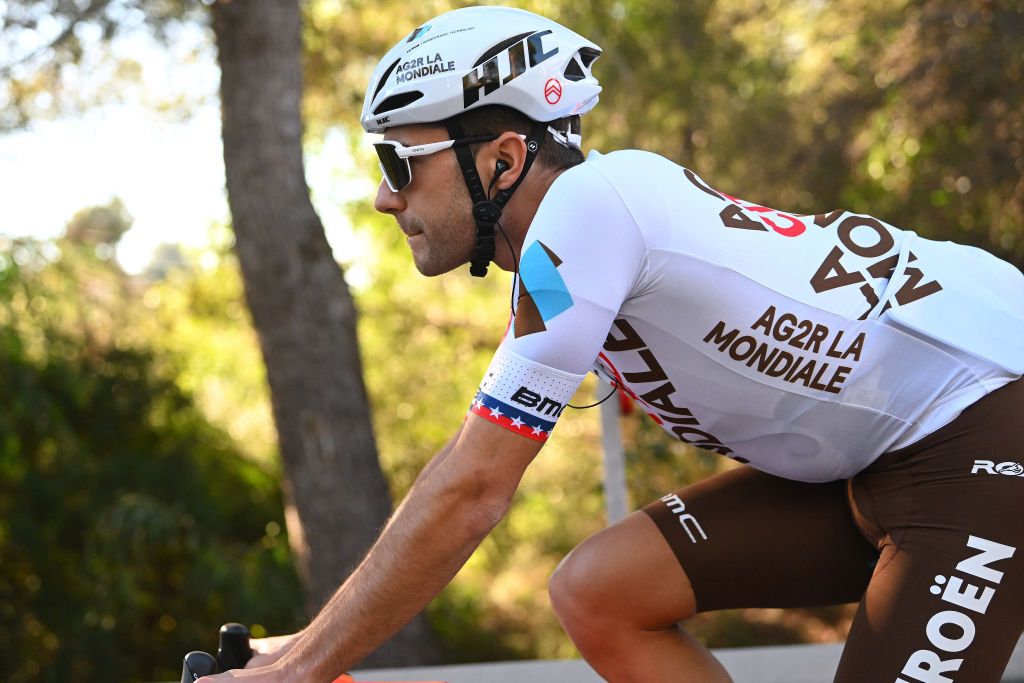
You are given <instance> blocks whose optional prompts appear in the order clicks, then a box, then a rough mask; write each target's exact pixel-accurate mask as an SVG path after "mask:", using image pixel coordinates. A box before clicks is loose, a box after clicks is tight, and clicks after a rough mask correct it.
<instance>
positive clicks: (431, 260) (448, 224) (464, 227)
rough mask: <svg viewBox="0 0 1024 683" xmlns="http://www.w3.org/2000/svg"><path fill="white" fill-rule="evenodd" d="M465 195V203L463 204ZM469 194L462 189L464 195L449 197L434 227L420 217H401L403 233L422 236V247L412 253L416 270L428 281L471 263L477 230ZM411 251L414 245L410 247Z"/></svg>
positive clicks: (420, 237)
mask: <svg viewBox="0 0 1024 683" xmlns="http://www.w3.org/2000/svg"><path fill="white" fill-rule="evenodd" d="M459 194H462V195H465V200H464V201H460V200H461V199H462V197H460V196H459ZM468 200H469V193H468V191H467V190H466V189H465V187H462V192H461V193H456V194H453V195H449V202H448V205H447V207H446V210H445V211H444V212H443V213H442V214H441V215H440V216H438V218H437V221H436V222H434V223H433V224H432V225H431V226H429V227H428V226H427V223H426V221H424V220H422V219H420V218H418V217H409V218H408V219H406V220H403V218H405V217H404V216H402V217H399V224H400V225H401V227H402V230H403V231H404V232H405V233H406V234H407V235H408V234H410V233H411V234H416V233H420V235H419V237H418V238H414V239H418V240H420V241H421V242H422V243H421V244H420V245H419V247H418V248H417V249H412V256H413V262H414V263H415V264H416V270H418V271H419V272H420V274H422V275H425V276H427V277H434V276H436V275H442V274H444V273H447V272H450V271H452V270H455V269H456V268H458V267H459V266H461V265H463V264H465V263H468V262H469V259H470V257H471V256H472V255H473V248H474V246H475V244H476V228H475V226H474V225H473V220H472V213H471V211H470V209H469V201H468ZM410 248H412V245H410Z"/></svg>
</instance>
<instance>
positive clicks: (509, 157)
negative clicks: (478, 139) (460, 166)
mask: <svg viewBox="0 0 1024 683" xmlns="http://www.w3.org/2000/svg"><path fill="white" fill-rule="evenodd" d="M499 161H500V162H504V166H505V168H506V170H505V171H503V172H502V173H501V174H500V176H499V177H498V180H497V182H495V183H494V187H493V188H492V192H496V191H498V190H507V189H508V188H510V187H512V186H513V185H515V184H516V181H517V180H519V176H521V175H522V173H523V165H524V164H525V163H526V141H525V140H523V139H522V138H521V137H519V134H518V133H513V132H511V131H507V132H505V133H502V134H501V135H499V136H498V138H497V139H496V140H493V141H491V142H489V143H487V144H486V145H484V146H483V147H482V148H481V149H480V152H479V153H477V155H476V167H477V168H476V170H477V173H479V174H480V179H481V180H482V181H483V183H484V187H488V186H489V185H490V184H491V181H492V180H493V179H494V175H495V169H496V168H497V166H498V162H499Z"/></svg>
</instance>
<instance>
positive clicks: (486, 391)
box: [469, 346, 583, 441]
mask: <svg viewBox="0 0 1024 683" xmlns="http://www.w3.org/2000/svg"><path fill="white" fill-rule="evenodd" d="M582 381H583V375H575V374H572V373H568V372H563V371H561V370H557V369H555V368H551V367H548V366H546V365H542V364H541V363H537V362H535V361H532V360H529V359H527V358H523V357H522V356H520V355H519V354H517V353H514V352H512V351H509V350H508V349H507V348H505V347H504V346H502V347H499V348H498V351H497V352H496V353H495V354H494V359H493V360H492V361H491V365H490V367H489V368H487V373H486V374H485V375H484V379H483V381H482V382H481V383H480V391H479V392H478V393H477V395H476V398H475V399H474V400H473V405H472V406H470V409H469V410H470V412H471V413H475V414H476V415H479V416H480V417H482V418H484V419H485V420H489V421H491V422H493V423H494V424H496V425H498V426H500V427H504V428H505V429H508V430H510V431H513V432H515V433H516V434H521V435H522V436H525V437H527V438H529V439H533V440H534V441H546V440H547V438H548V435H549V434H550V433H551V430H552V429H554V428H555V422H557V421H558V416H559V415H561V414H562V411H563V410H565V406H566V405H567V404H568V403H569V399H571V398H572V395H573V394H574V393H575V392H576V388H577V387H578V386H579V385H580V382H582Z"/></svg>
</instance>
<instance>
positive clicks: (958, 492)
mask: <svg viewBox="0 0 1024 683" xmlns="http://www.w3.org/2000/svg"><path fill="white" fill-rule="evenodd" d="M1022 463H1024V379H1021V380H1017V381H1016V382H1013V383H1011V384H1009V385H1007V386H1005V387H1002V388H1000V389H998V390H996V391H994V392H992V393H991V394H989V395H987V396H986V397H984V398H982V399H981V400H979V401H978V402H977V403H975V404H974V405H972V406H970V407H968V408H967V409H966V410H964V412H963V413H961V415H960V416H959V417H957V418H956V419H955V420H954V421H953V422H951V423H950V424H948V425H946V426H945V427H943V428H941V429H939V430H938V431H936V432H933V433H932V434H930V435H928V436H927V437H925V438H924V439H922V440H920V441H918V442H917V443H915V444H913V445H911V446H908V447H906V448H903V449H900V450H898V451H893V452H890V453H886V454H885V455H883V456H882V457H880V458H879V459H878V460H876V461H875V462H874V463H873V464H872V465H871V466H870V467H868V468H867V469H865V470H864V471H862V472H861V473H859V474H858V475H856V476H855V477H854V478H853V479H850V480H848V481H842V482H832V483H827V484H807V483H801V482H794V481H789V480H785V479H780V478H778V477H773V476H771V475H767V474H764V473H761V472H758V471H756V470H753V469H751V468H749V467H742V468H738V469H734V470H730V471H728V472H724V473H722V474H720V475H717V476H714V477H711V478H709V479H707V480H704V481H702V482H700V483H697V484H694V485H692V486H688V487H686V488H684V489H682V490H680V491H678V492H676V493H674V494H669V495H668V496H665V497H664V498H662V499H660V500H658V501H655V502H654V503H652V504H651V505H648V506H647V507H646V508H644V511H645V512H646V513H647V514H648V515H649V516H650V517H651V518H652V519H653V520H654V522H655V523H656V524H657V525H658V527H659V528H660V529H661V532H662V534H663V535H664V536H665V539H666V540H667V541H668V543H669V545H670V546H671V548H672V550H673V552H674V553H675V555H676V557H677V558H678V559H679V562H680V564H681V565H682V567H683V570H684V571H685V572H686V574H687V577H688V578H689V579H690V583H691V584H692V586H693V590H694V594H695V596H696V599H697V608H698V610H699V611H709V610H717V609H726V608H734V607H810V606H815V605H828V604H839V603H845V602H857V601H859V602H860V605H859V608H858V610H857V615H856V618H855V619H854V622H853V626H852V628H851V630H850V634H849V637H848V639H847V644H846V648H845V649H844V651H843V656H842V660H841V661H840V663H839V669H838V671H837V672H836V678H835V680H836V681H841V682H843V683H845V682H847V681H896V682H897V683H899V682H900V681H904V682H905V683H917V682H920V683H930V682H931V681H958V682H962V683H988V682H993V683H994V682H996V681H999V678H1000V675H1001V674H1002V672H1003V670H1004V669H1005V667H1006V664H1007V662H1008V661H1009V658H1010V654H1011V653H1012V651H1013V647H1014V645H1015V643H1016V642H1017V639H1018V638H1019V637H1020V635H1021V632H1022V629H1024V549H1022V546H1024V466H1022Z"/></svg>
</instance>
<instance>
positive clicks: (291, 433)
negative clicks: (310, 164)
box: [213, 0, 436, 665]
mask: <svg viewBox="0 0 1024 683" xmlns="http://www.w3.org/2000/svg"><path fill="white" fill-rule="evenodd" d="M300 24H301V20H300V15H299V5H298V2H297V0H244V1H242V0H235V1H233V2H232V1H231V0H227V1H223V0H222V1H220V2H217V3H216V4H215V5H214V7H213V27H214V32H215V34H216V38H217V47H218V54H219V62H220V67H221V87H220V91H221V106H222V122H223V138H224V164H225V168H226V170H227V188H228V203H229V205H230V207H231V215H232V221H233V224H234V230H235V239H236V244H235V248H236V251H237V253H238V258H239V261H240V262H241V267H242V275H243V278H244V281H245V294H246V300H247V302H248V305H249V309H250V311H251V312H252V317H253V323H254V325H255V328H256V331H257V333H258V335H259V339H260V346H261V349H262V352H263V358H264V361H265V363H266V366H267V378H268V381H269V383H270V394H271V401H272V405H273V412H274V421H275V423H276V426H277V432H278V436H279V439H280V445H281V455H282V458H283V461H284V473H285V474H284V483H283V486H284V492H285V500H286V504H287V506H288V508H289V509H288V513H289V514H288V515H287V519H288V531H289V536H290V538H291V540H292V547H293V549H294V550H295V556H296V558H297V561H298V563H299V568H300V569H299V570H300V574H301V576H302V577H303V579H304V581H305V583H306V589H307V595H308V598H309V607H310V608H311V610H315V609H317V608H318V607H319V606H320V605H322V604H323V603H324V602H326V600H327V599H328V598H329V597H330V595H331V594H332V593H333V592H334V590H335V589H337V587H338V586H339V585H340V584H341V582H342V581H343V580H344V579H345V577H347V576H348V574H349V573H351V571H352V569H353V568H354V567H355V565H356V564H357V563H358V562H359V560H361V559H362V557H363V555H364V554H365V552H366V551H367V549H368V548H369V547H370V544H371V543H372V542H373V540H374V538H375V537H376V535H377V531H378V530H379V529H380V528H381V527H382V526H383V524H384V522H385V520H386V518H387V516H388V514H389V513H390V511H391V499H390V495H389V492H388V488H387V485H386V483H385V480H384V476H383V474H382V473H381V470H380V464H379V462H378V459H377V450H376V444H375V442H374V436H373V429H372V424H371V421H370V412H369V408H368V405H367V399H366V389H365V387H364V385H363V378H362V377H363V376H362V368H361V364H360V358H359V350H358V346H357V341H356V330H355V323H356V312H355V307H354V304H353V301H352V297H351V295H350V294H349V291H348V288H347V287H346V285H345V281H344V277H343V275H342V272H341V268H340V267H339V265H338V263H337V262H336V261H335V260H334V258H333V255H332V254H331V249H330V247H329V245H328V243H327V239H326V237H325V235H324V230H323V225H322V224H321V223H320V219H319V217H318V216H317V215H316V212H315V211H314V209H313V205H312V203H311V201H310V198H309V189H308V188H307V186H306V182H305V175H304V171H303V162H302V119H301V109H300V107H301V99H302V64H301V57H302V44H301V26H300ZM435 653H436V647H435V645H434V639H433V637H432V633H431V632H430V629H429V627H427V625H426V622H425V620H424V619H423V618H422V617H419V618H417V620H415V621H414V622H413V623H412V624H410V626H409V627H407V628H406V629H405V630H404V631H402V632H401V633H400V634H399V635H397V636H395V638H394V639H392V641H391V642H390V643H388V644H387V645H385V646H384V647H382V648H380V649H379V650H378V651H377V652H376V653H374V654H373V655H371V657H370V658H368V659H367V660H366V661H367V662H369V663H373V664H387V665H403V664H411V663H424V662H430V661H434V660H435V659H436V656H435Z"/></svg>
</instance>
